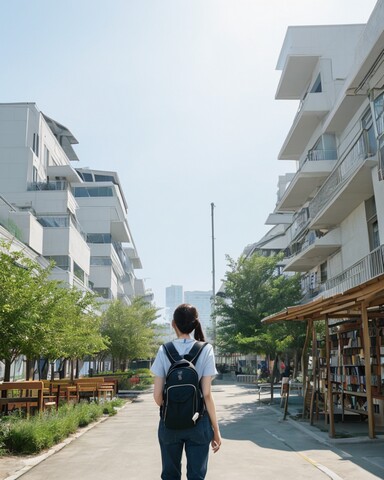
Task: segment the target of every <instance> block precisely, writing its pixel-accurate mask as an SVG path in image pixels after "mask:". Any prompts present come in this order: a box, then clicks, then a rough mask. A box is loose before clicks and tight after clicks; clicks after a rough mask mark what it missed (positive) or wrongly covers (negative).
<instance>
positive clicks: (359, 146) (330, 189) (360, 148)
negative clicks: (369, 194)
mask: <svg viewBox="0 0 384 480" xmlns="http://www.w3.org/2000/svg"><path fill="white" fill-rule="evenodd" d="M367 157H369V153H367V151H366V148H365V143H364V135H363V133H362V134H361V135H360V137H359V138H358V140H357V142H356V143H355V144H354V145H353V146H352V148H351V149H350V150H349V152H348V154H347V155H346V157H345V158H344V160H343V161H342V162H341V163H340V165H339V166H338V167H337V168H336V169H335V170H334V171H333V172H332V173H331V175H330V176H329V177H328V178H327V180H326V181H325V182H324V184H323V185H322V187H321V188H320V190H319V192H318V194H317V195H316V196H315V198H314V199H313V200H312V201H311V202H310V204H309V216H310V218H311V219H313V218H315V217H316V215H317V214H318V213H319V212H320V211H321V210H322V209H323V207H324V206H325V205H326V204H327V203H329V201H330V199H331V198H332V197H333V196H334V195H335V193H336V192H337V191H338V189H339V187H340V185H341V184H343V183H344V182H345V181H346V180H347V179H348V178H350V177H351V176H352V175H353V173H354V172H355V171H356V170H357V169H358V168H359V167H360V166H361V165H362V164H363V163H364V161H365V159H366V158H367Z"/></svg>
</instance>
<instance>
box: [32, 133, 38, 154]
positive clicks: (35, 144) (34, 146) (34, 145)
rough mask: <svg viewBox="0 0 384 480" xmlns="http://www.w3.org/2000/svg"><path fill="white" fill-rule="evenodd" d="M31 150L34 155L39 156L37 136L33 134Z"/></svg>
mask: <svg viewBox="0 0 384 480" xmlns="http://www.w3.org/2000/svg"><path fill="white" fill-rule="evenodd" d="M32 150H33V151H34V153H35V155H36V156H37V157H38V156H39V134H38V133H34V134H33V143H32Z"/></svg>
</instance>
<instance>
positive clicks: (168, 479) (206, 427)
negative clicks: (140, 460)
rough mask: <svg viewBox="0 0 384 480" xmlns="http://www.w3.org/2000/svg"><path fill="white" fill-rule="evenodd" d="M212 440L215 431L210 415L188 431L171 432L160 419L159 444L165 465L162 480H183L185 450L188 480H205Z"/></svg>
mask: <svg viewBox="0 0 384 480" xmlns="http://www.w3.org/2000/svg"><path fill="white" fill-rule="evenodd" d="M212 438H213V430H212V427H211V423H210V421H209V417H208V415H204V416H203V418H202V419H201V420H200V421H199V422H198V423H197V424H196V426H195V427H193V428H188V429H186V430H171V429H169V428H167V427H166V426H165V425H164V422H163V420H161V419H160V424H159V443H160V450H161V460H162V464H163V471H162V473H161V478H162V480H180V479H181V456H182V453H183V448H185V454H186V457H187V478H188V480H204V478H205V475H206V473H207V467H208V454H209V445H210V443H211V440H212Z"/></svg>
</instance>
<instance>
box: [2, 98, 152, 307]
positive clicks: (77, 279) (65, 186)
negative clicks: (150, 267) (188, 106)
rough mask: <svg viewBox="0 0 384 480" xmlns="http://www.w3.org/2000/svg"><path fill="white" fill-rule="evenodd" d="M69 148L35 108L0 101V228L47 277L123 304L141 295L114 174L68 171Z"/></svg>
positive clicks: (60, 129)
mask: <svg viewBox="0 0 384 480" xmlns="http://www.w3.org/2000/svg"><path fill="white" fill-rule="evenodd" d="M77 143H78V142H77V140H76V138H75V137H74V136H73V135H72V133H71V132H70V131H69V130H68V129H67V128H66V127H65V126H64V125H61V124H60V123H58V122H57V121H55V120H53V119H51V118H49V117H48V116H46V115H45V114H44V113H42V112H40V111H39V110H38V108H37V106H36V104H34V103H3V104H0V172H1V175H0V195H1V201H0V224H1V225H3V227H5V228H6V229H7V230H8V231H9V232H11V233H12V234H13V235H14V236H15V237H16V238H17V239H18V240H20V241H21V242H23V243H24V244H25V245H27V246H28V247H29V248H30V249H31V250H33V251H34V252H36V253H37V254H39V255H41V256H43V257H45V258H47V259H52V260H54V261H55V262H56V265H57V267H58V268H55V269H54V271H53V277H54V278H56V279H58V280H62V281H64V282H66V283H67V284H68V285H70V286H76V287H77V288H81V289H91V290H93V291H95V292H96V293H97V294H98V295H99V296H100V297H103V298H107V299H116V298H120V299H121V300H122V301H124V302H126V303H129V302H130V298H132V296H135V295H146V292H145V288H144V283H143V281H142V280H140V279H137V278H136V276H135V270H136V269H139V268H141V262H140V258H139V256H138V254H137V251H136V247H135V244H134V242H133V239H132V235H131V232H130V230H129V226H128V221H127V203H126V200H125V198H124V194H123V192H122V188H121V184H120V182H119V179H118V176H117V174H116V173H115V172H102V171H93V170H88V169H81V168H79V169H78V170H76V168H74V167H73V166H72V162H74V161H78V158H77V155H76V153H75V151H74V149H73V145H75V144H77ZM148 299H149V300H151V295H148Z"/></svg>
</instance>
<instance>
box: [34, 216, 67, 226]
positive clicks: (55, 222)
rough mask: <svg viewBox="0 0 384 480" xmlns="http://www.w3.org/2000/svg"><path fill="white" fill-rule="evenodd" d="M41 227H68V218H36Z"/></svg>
mask: <svg viewBox="0 0 384 480" xmlns="http://www.w3.org/2000/svg"><path fill="white" fill-rule="evenodd" d="M37 220H38V222H39V223H40V224H41V225H42V226H43V227H69V216H68V215H67V216H60V217H58V216H56V217H55V216H45V217H37Z"/></svg>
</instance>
